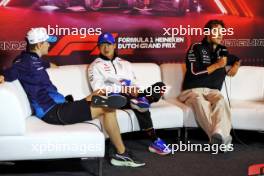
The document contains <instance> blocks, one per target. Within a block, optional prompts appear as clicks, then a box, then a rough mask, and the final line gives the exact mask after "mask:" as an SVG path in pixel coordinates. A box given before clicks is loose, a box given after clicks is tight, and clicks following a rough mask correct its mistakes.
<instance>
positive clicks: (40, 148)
mask: <svg viewBox="0 0 264 176" xmlns="http://www.w3.org/2000/svg"><path fill="white" fill-rule="evenodd" d="M0 146H1V150H0V160H1V161H4V160H27V159H30V160H32V159H55V158H82V157H83V158H86V157H103V156H104V151H105V137H104V135H103V133H102V132H101V131H100V130H98V128H97V127H95V126H93V125H90V124H86V123H78V124H74V125H65V126H63V125H61V126H59V125H50V124H47V123H45V122H43V121H41V120H40V119H38V118H36V117H34V116H31V117H29V118H27V119H26V133H25V135H23V136H2V137H1V138H0Z"/></svg>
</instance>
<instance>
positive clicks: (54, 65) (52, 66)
mask: <svg viewBox="0 0 264 176" xmlns="http://www.w3.org/2000/svg"><path fill="white" fill-rule="evenodd" d="M50 68H59V66H57V65H56V64H54V63H50Z"/></svg>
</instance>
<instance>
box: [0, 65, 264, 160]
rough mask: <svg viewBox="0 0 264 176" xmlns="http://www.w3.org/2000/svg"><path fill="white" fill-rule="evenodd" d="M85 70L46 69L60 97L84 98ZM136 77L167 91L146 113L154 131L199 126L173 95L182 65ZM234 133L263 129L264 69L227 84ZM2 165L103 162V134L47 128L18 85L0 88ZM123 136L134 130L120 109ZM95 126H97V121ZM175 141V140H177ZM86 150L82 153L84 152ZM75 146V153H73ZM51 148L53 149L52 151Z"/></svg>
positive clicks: (245, 70)
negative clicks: (71, 160) (60, 160)
mask: <svg viewBox="0 0 264 176" xmlns="http://www.w3.org/2000/svg"><path fill="white" fill-rule="evenodd" d="M87 67H88V65H75V66H61V67H60V68H57V69H49V70H48V73H49V75H50V78H51V80H52V82H53V83H54V84H55V85H56V86H57V88H58V90H59V92H61V93H62V94H63V95H69V94H71V95H73V97H74V99H76V100H77V99H82V98H84V97H86V96H87V95H89V94H90V93H91V89H90V87H89V84H88V79H87ZM133 68H134V71H135V74H136V76H137V78H138V80H139V83H141V84H142V85H144V86H146V87H147V86H150V85H151V84H153V83H155V82H157V81H163V82H165V84H167V85H168V86H169V87H170V90H169V91H168V92H167V93H166V94H165V95H164V98H163V99H162V100H160V101H159V102H158V103H154V104H153V105H152V107H151V109H150V111H151V114H152V120H153V125H154V128H156V129H161V128H162V129H166V128H182V127H197V123H196V121H195V119H194V114H193V112H192V110H191V108H190V107H187V106H186V105H184V104H182V103H180V102H179V101H178V100H177V96H178V95H179V93H180V91H181V84H182V80H183V76H184V73H185V68H184V65H183V64H162V65H161V66H158V65H156V64H151V63H140V64H139V63H137V64H133ZM226 85H227V91H225V89H223V90H222V91H223V94H224V95H225V96H226V92H228V94H229V97H230V100H231V106H232V123H233V127H234V128H235V129H243V130H264V125H263V124H264V103H263V96H264V68H260V67H245V66H242V67H241V68H240V70H239V72H238V74H237V76H236V77H234V78H231V79H230V78H227V79H226ZM0 104H1V111H0V161H14V160H33V159H51V158H52V159H53V158H87V157H103V156H104V151H105V145H104V144H105V135H104V134H103V133H102V132H101V131H100V130H99V129H98V128H97V127H96V126H94V125H92V124H87V123H79V124H74V125H68V126H55V125H49V124H46V123H44V122H42V121H41V120H39V119H38V118H36V117H35V116H32V115H31V113H32V112H31V109H30V105H29V102H28V100H27V97H26V94H25V92H24V90H23V88H22V87H21V85H20V83H19V82H18V81H14V82H11V83H4V84H1V85H0ZM117 115H118V123H119V126H120V129H121V132H122V133H126V132H132V131H138V130H139V125H138V122H137V119H136V117H135V115H134V113H133V112H132V111H131V110H126V111H123V110H118V111H117ZM93 123H95V124H97V125H98V124H99V121H98V120H94V121H93ZM175 136H176V135H175ZM47 144H50V145H53V148H54V146H59V147H60V146H61V145H63V144H64V145H67V146H70V147H69V148H66V149H63V150H44V151H42V152H40V151H39V150H37V147H36V146H44V147H45V146H47ZM76 145H77V146H86V147H85V149H86V150H84V149H83V147H76ZM74 146H75V150H73V148H74ZM51 148H52V147H51Z"/></svg>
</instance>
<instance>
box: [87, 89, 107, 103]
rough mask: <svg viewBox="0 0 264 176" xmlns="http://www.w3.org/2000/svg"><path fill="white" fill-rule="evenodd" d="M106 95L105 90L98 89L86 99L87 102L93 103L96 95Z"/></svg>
mask: <svg viewBox="0 0 264 176" xmlns="http://www.w3.org/2000/svg"><path fill="white" fill-rule="evenodd" d="M105 94H106V90H105V89H97V90H95V91H93V92H92V93H91V94H90V95H89V96H87V97H86V101H91V100H92V97H93V96H94V95H105Z"/></svg>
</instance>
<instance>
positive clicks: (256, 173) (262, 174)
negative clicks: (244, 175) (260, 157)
mask: <svg viewBox="0 0 264 176" xmlns="http://www.w3.org/2000/svg"><path fill="white" fill-rule="evenodd" d="M248 176H264V164H254V165H251V166H249V167H248Z"/></svg>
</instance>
